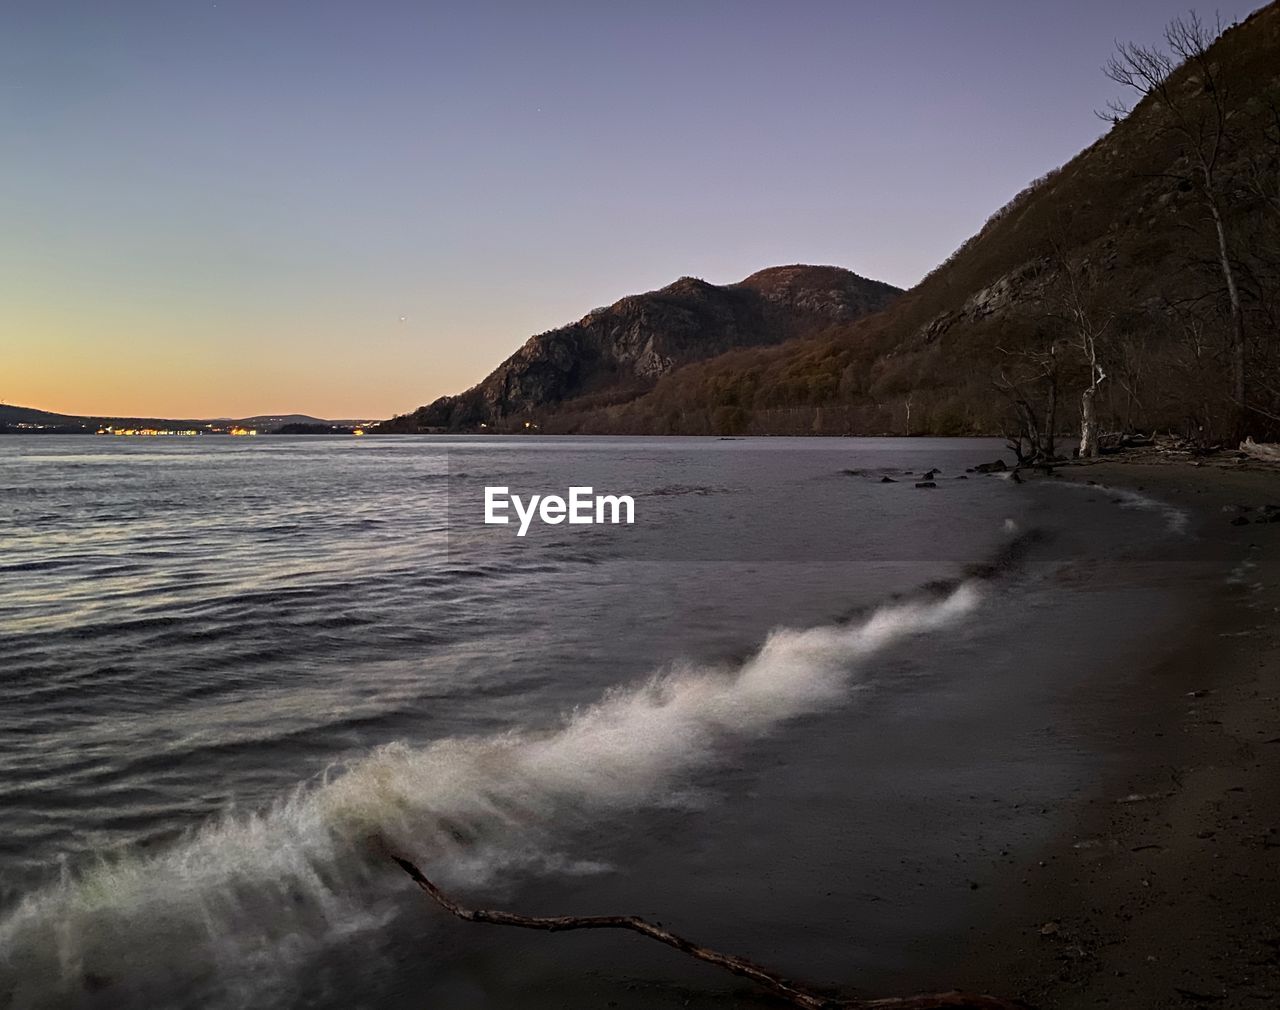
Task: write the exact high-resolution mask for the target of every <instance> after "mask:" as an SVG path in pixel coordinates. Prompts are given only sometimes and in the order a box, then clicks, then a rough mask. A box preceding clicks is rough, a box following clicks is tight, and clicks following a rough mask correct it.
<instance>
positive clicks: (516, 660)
mask: <svg viewBox="0 0 1280 1010" xmlns="http://www.w3.org/2000/svg"><path fill="white" fill-rule="evenodd" d="M1001 449H1002V446H1001V445H1000V444H999V443H998V442H994V441H991V440H985V441H983V440H923V439H911V440H903V439H735V440H718V439H676V438H669V439H641V438H637V439H622V440H603V439H550V438H549V439H541V438H528V439H525V438H512V439H477V438H452V439H451V438H432V437H421V438H418V437H403V438H364V439H354V438H344V439H337V438H332V439H331V438H307V437H294V438H285V437H279V438H271V437H259V438H256V439H232V438H221V439H219V438H216V437H201V438H192V439H150V440H144V439H124V438H92V437H41V436H16V437H8V438H4V439H0V516H2V517H3V525H2V526H0V810H3V812H4V813H3V816H4V831H3V832H0V1006H8V1007H23V1008H25V1007H67V1006H72V1007H95V1008H96V1007H103V1008H107V1007H110V1008H117V1007H134V1006H137V1007H266V1006H271V1007H294V1006H296V1007H344V1008H347V1007H395V1008H398V1007H402V1006H403V1007H410V1006H412V1007H422V1006H432V1007H443V1008H452V1007H459V1008H464V1007H495V1008H512V1010H514V1008H524V1007H556V1006H570V1007H574V1006H606V1005H614V1006H621V1007H641V1006H645V1007H666V1006H672V1007H675V1006H686V1005H692V1006H704V1005H705V1006H723V1007H728V1006H735V1005H742V1006H751V1005H756V1004H755V1003H754V1002H753V1000H754V997H753V995H752V991H751V989H750V987H749V986H745V985H744V984H743V983H740V982H738V981H737V980H735V979H733V978H731V977H728V976H724V977H721V976H719V975H717V974H715V973H714V972H712V971H710V970H709V969H705V968H704V967H702V966H699V965H697V964H694V963H693V962H687V961H685V960H684V959H682V958H680V956H679V955H677V954H674V953H672V952H670V951H667V950H665V949H663V948H660V947H656V946H655V945H651V944H648V943H647V942H646V941H644V940H641V939H639V938H636V937H634V936H629V935H625V934H624V935H582V934H565V935H561V936H548V935H544V934H537V933H529V934H526V933H523V932H522V931H513V930H503V929H497V928H494V927H489V926H481V925H472V924H468V923H463V922H459V921H457V920H455V919H452V918H450V917H448V916H447V915H446V914H445V913H443V912H442V911H441V910H439V909H437V908H436V907H434V906H432V905H429V904H427V903H426V902H425V900H424V899H423V897H422V896H421V895H420V894H418V893H417V892H416V891H415V889H414V888H413V886H412V884H411V882H410V881H409V880H408V879H407V878H406V877H405V876H404V875H403V874H402V873H401V872H400V870H399V869H398V868H396V867H395V866H394V865H393V864H392V863H391V862H390V860H389V859H388V858H387V854H388V853H389V852H394V853H397V854H400V855H403V856H405V857H408V858H410V859H412V860H414V861H415V862H417V863H418V864H419V865H420V866H422V868H423V869H424V870H425V871H426V872H427V873H428V874H429V875H430V876H432V877H433V879H436V880H437V881H438V882H439V883H440V884H441V885H442V886H445V887H446V888H448V889H450V890H451V891H454V892H456V893H457V895H458V896H460V897H463V898H465V899H466V900H467V901H468V902H469V903H472V904H479V905H484V906H488V907H504V908H505V907H510V908H513V909H515V910H519V911H525V912H528V913H551V912H576V913H582V914H587V913H593V912H625V913H633V914H644V915H647V916H650V917H652V918H655V919H657V920H660V921H662V922H663V923H664V924H666V925H667V926H669V927H670V928H673V929H676V930H677V931H679V932H681V933H684V934H686V935H688V936H690V937H692V938H693V939H695V940H699V941H701V942H703V943H706V944H709V945H712V946H717V947H721V948H724V949H727V950H731V951H734V952H737V953H740V954H744V955H746V956H749V957H752V958H754V959H756V960H759V961H762V962H764V963H766V964H770V965H773V966H776V967H777V968H778V969H780V970H783V971H785V972H787V973H789V974H791V975H794V976H797V977H802V978H807V979H811V980H813V981H814V982H815V983H819V984H830V985H833V986H849V985H859V984H871V985H874V984H875V982H876V980H877V979H878V978H889V977H892V975H893V972H894V971H895V970H898V969H899V968H902V967H903V966H907V965H911V964H914V963H917V962H918V961H919V960H920V958H921V957H922V955H923V954H924V953H926V952H929V951H931V950H941V949H944V948H946V947H947V946H948V945H950V946H951V947H954V943H955V937H956V935H957V933H958V932H959V933H963V930H964V928H965V924H966V923H968V922H971V921H973V919H974V918H975V917H980V916H981V915H983V914H985V912H986V911H989V909H985V907H984V905H983V902H984V901H986V900H988V899H987V898H986V894H987V888H986V884H987V882H989V881H990V880H991V879H992V877H993V876H994V875H996V874H998V873H999V872H1000V867H1001V865H1002V863H1003V861H1005V860H1007V859H1009V858H1011V856H1010V853H1013V852H1025V851H1027V850H1028V849H1029V847H1032V846H1034V845H1036V844H1037V843H1038V842H1039V841H1042V840H1043V839H1044V838H1045V837H1047V836H1048V835H1049V834H1050V833H1051V832H1052V831H1053V830H1054V828H1055V827H1056V821H1055V807H1056V805H1057V804H1058V803H1059V802H1060V801H1061V800H1062V799H1063V798H1065V797H1068V796H1070V795H1072V794H1073V793H1074V792H1075V791H1077V790H1080V789H1082V788H1084V787H1085V786H1086V785H1087V783H1088V782H1090V781H1091V780H1092V779H1093V777H1095V776H1096V775H1097V774H1098V773H1099V770H1100V768H1101V767H1103V766H1105V764H1106V762H1107V761H1108V755H1107V754H1106V753H1105V752H1102V753H1100V752H1099V751H1098V749H1097V747H1096V746H1089V745H1087V743H1086V738H1087V736H1088V733H1089V730H1090V727H1085V726H1079V725H1075V724H1074V723H1073V722H1072V720H1071V719H1070V718H1067V717H1066V716H1065V715H1064V712H1066V711H1068V710H1069V707H1070V702H1071V699H1072V698H1073V697H1075V696H1076V695H1078V693H1079V692H1082V691H1088V692H1090V693H1091V694H1092V695H1094V696H1097V695H1099V694H1101V695H1102V696H1105V695H1106V693H1107V692H1108V691H1109V690H1115V691H1116V692H1117V693H1119V692H1120V691H1121V689H1122V687H1123V685H1124V684H1125V683H1126V678H1129V677H1130V676H1132V675H1133V672H1134V671H1135V670H1137V669H1139V668H1140V667H1141V665H1142V663H1143V661H1144V657H1147V656H1149V655H1150V654H1151V652H1152V650H1153V649H1155V648H1157V647H1158V644H1157V643H1158V642H1159V641H1160V640H1161V638H1162V637H1164V636H1167V635H1168V633H1169V632H1170V631H1171V630H1172V629H1173V628H1175V627H1176V626H1177V624H1178V623H1179V622H1180V621H1181V620H1183V619H1184V617H1185V615H1186V612H1187V611H1186V604H1185V602H1184V601H1183V600H1182V599H1181V597H1180V596H1179V590H1178V580H1177V579H1176V578H1174V577H1173V576H1172V574H1170V571H1169V569H1170V566H1169V564H1168V561H1169V558H1170V557H1173V556H1176V554H1177V552H1178V551H1179V550H1182V549H1183V545H1184V544H1185V543H1186V542H1187V541H1188V540H1190V539H1192V538H1193V537H1194V531H1192V530H1190V529H1189V528H1188V527H1189V523H1188V517H1187V516H1185V515H1183V514H1182V513H1180V512H1178V511H1177V510H1175V509H1171V508H1168V507H1166V506H1164V505H1162V504H1161V503H1159V502H1156V501H1153V500H1150V499H1148V498H1145V497H1143V496H1141V495H1136V494H1131V493H1129V494H1126V493H1120V492H1110V491H1107V490H1106V489H1096V488H1089V487H1080V486H1071V487H1067V486H1057V485H1056V484H1055V482H1052V481H1042V482H1037V483H1035V484H1029V485H1018V484H1015V483H1014V482H1011V481H1008V480H1005V479H1002V478H1001V477H999V476H984V475H981V474H967V473H966V472H965V471H966V469H967V468H969V467H972V466H973V465H975V464H977V463H979V462H983V461H985V460H989V459H991V458H993V457H995V456H998V455H999V454H1000V452H1001ZM933 468H937V469H939V470H940V471H941V472H940V473H938V474H936V475H935V476H934V480H933V482H934V483H935V484H936V485H937V486H936V487H933V488H917V487H916V486H915V484H916V482H917V481H919V480H921V479H922V475H923V474H924V472H925V471H927V470H930V469H933ZM884 477H888V478H890V480H888V481H885V480H883V478H884ZM962 477H963V478H964V479H960V478H962ZM499 484H500V485H503V486H507V487H508V488H510V490H511V491H512V492H515V493H519V494H522V495H523V494H532V493H539V494H551V493H555V494H561V495H564V494H566V493H567V489H568V488H569V487H570V486H582V485H591V486H592V487H594V488H595V490H596V491H598V492H607V493H611V494H628V495H631V496H632V497H633V499H634V502H635V522H634V523H633V524H632V525H629V526H628V525H617V526H614V525H574V526H569V525H567V524H561V525H556V526H542V525H537V526H535V527H534V528H532V529H531V530H530V532H529V534H528V536H526V537H524V538H519V537H516V536H515V532H516V529H515V527H514V526H498V525H486V524H485V523H484V522H483V507H482V501H481V498H482V494H483V488H484V487H486V486H493V485H499ZM1117 559H1122V560H1123V561H1124V563H1123V564H1119V565H1118V564H1117V563H1116V562H1117ZM1103 561H1105V562H1106V563H1107V565H1108V572H1109V574H1108V577H1107V578H1105V579H1100V578H1097V577H1096V569H1097V567H1098V565H1099V564H1100V563H1102V562H1103ZM1116 572H1121V573H1123V574H1122V576H1121V577H1116V575H1115V573H1116ZM1081 628H1088V629H1089V632H1088V634H1087V635H1083V636H1082V635H1081V634H1080V633H1079V632H1080V629H1081ZM650 947H653V948H654V949H650ZM6 1001H7V1002H6Z"/></svg>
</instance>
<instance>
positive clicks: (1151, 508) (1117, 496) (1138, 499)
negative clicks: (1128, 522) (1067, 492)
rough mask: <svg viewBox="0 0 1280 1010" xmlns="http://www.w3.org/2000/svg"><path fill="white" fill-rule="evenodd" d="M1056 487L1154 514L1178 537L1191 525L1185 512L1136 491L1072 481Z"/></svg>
mask: <svg viewBox="0 0 1280 1010" xmlns="http://www.w3.org/2000/svg"><path fill="white" fill-rule="evenodd" d="M1057 486H1058V487H1071V488H1076V489H1077V490H1082V491H1096V492H1098V493H1099V494H1106V495H1110V496H1111V498H1112V499H1113V500H1114V501H1115V502H1116V504H1118V505H1119V506H1120V507H1121V508H1127V509H1137V510H1138V511H1141V512H1154V513H1156V514H1157V515H1159V516H1162V517H1163V518H1164V521H1165V528H1166V529H1167V530H1168V531H1169V532H1170V533H1175V534H1177V535H1178V536H1183V535H1185V534H1186V532H1187V529H1188V527H1189V526H1190V523H1191V517H1190V516H1189V515H1188V514H1187V513H1186V511H1185V510H1183V509H1180V508H1178V507H1177V506H1176V505H1170V504H1169V503H1168V502H1164V501H1160V500H1159V499H1158V498H1149V497H1148V496H1147V495H1144V494H1139V493H1138V492H1137V491H1129V490H1127V489H1125V488H1116V487H1108V486H1107V485H1105V484H1077V483H1075V482H1074V481H1062V482H1060V483H1058V484H1057Z"/></svg>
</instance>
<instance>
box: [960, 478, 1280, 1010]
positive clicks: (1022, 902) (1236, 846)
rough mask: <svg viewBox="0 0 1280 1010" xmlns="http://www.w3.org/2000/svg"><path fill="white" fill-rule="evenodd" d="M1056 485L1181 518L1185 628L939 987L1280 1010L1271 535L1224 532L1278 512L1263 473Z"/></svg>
mask: <svg viewBox="0 0 1280 1010" xmlns="http://www.w3.org/2000/svg"><path fill="white" fill-rule="evenodd" d="M1058 475H1059V479H1068V480H1075V481H1093V482H1096V483H1098V484H1099V485H1102V486H1105V487H1114V488H1121V489H1130V490H1134V491H1138V490H1140V491H1141V493H1143V494H1145V495H1149V496H1151V497H1154V498H1158V499H1159V500H1161V501H1166V502H1170V503H1172V504H1175V505H1178V506H1179V507H1182V508H1184V509H1186V510H1187V511H1188V512H1189V513H1190V514H1191V515H1192V516H1193V523H1192V535H1193V536H1194V537H1196V538H1198V540H1199V542H1200V545H1201V546H1202V547H1203V553H1204V555H1205V558H1206V562H1205V563H1206V571H1205V573H1203V574H1202V575H1201V576H1200V582H1201V583H1202V589H1203V592H1204V605H1203V610H1202V615H1201V619H1200V621H1199V622H1198V624H1197V625H1196V626H1194V627H1188V628H1187V629H1186V633H1185V635H1184V636H1183V637H1182V640H1181V641H1177V642H1171V643H1170V648H1169V650H1168V652H1167V654H1166V655H1165V656H1164V657H1163V658H1161V659H1160V660H1159V661H1158V662H1157V663H1156V665H1154V666H1153V667H1152V668H1151V669H1150V670H1149V671H1147V673H1146V674H1145V675H1144V676H1143V677H1141V678H1140V679H1139V685H1140V686H1139V687H1138V689H1137V690H1136V691H1135V692H1134V696H1133V697H1132V704H1131V707H1130V708H1129V715H1128V717H1127V719H1126V720H1125V722H1127V729H1120V730H1112V729H1107V730H1100V732H1099V745H1100V746H1103V747H1110V748H1116V749H1117V750H1118V752H1119V753H1120V754H1121V755H1122V756H1121V758H1120V760H1118V761H1117V762H1116V763H1115V765H1114V766H1113V767H1112V769H1111V771H1110V773H1109V774H1108V775H1107V776H1106V777H1104V779H1103V780H1101V781H1099V782H1098V783H1097V788H1096V789H1095V790H1092V791H1088V792H1086V793H1085V794H1083V795H1081V796H1079V797H1078V798H1076V799H1075V800H1074V801H1073V802H1072V804H1071V809H1070V811H1069V816H1070V820H1071V822H1072V824H1073V827H1072V828H1071V830H1070V831H1069V832H1067V833H1065V834H1063V835H1062V836H1061V837H1059V838H1057V839H1056V840H1055V841H1054V842H1053V843H1052V844H1051V845H1050V846H1048V847H1047V848H1046V849H1045V850H1044V851H1043V852H1041V853H1039V855H1038V857H1036V858H1031V859H1027V860H1021V861H1017V862H1013V861H1011V862H1010V863H1009V865H1008V866H1007V873H1006V874H1004V875H1003V877H1002V880H1003V881H1004V883H1002V884H1001V885H999V886H998V887H997V891H998V892H999V893H998V894H997V895H996V902H995V907H996V909H997V911H996V913H995V915H994V917H993V920H992V922H991V923H990V924H982V925H978V926H975V927H974V928H973V930H972V938H973V941H974V943H973V945H972V946H971V947H969V948H968V949H967V950H965V951H964V952H963V953H962V955H961V964H962V966H961V967H960V969H959V972H960V975H959V977H952V979H951V981H952V982H954V983H955V984H960V985H964V986H965V987H971V988H976V989H980V990H985V991H988V992H993V993H999V994H1001V995H1005V996H1017V997H1019V998H1021V999H1023V1000H1025V1001H1026V1002H1027V1003H1028V1004H1030V1005H1032V1006H1036V1007H1041V1008H1045V1010H1048V1008H1054V1010H1056V1008H1084V1007H1098V1006H1120V1007H1144V1008H1146V1007H1152V1008H1154V1007H1185V1006H1216V1007H1233V1008H1234V1007H1241V1008H1243V1007H1271V1006H1277V1005H1280V622H1277V619H1276V615H1277V614H1278V613H1280V587H1278V585H1277V565H1280V523H1269V524H1260V523H1257V522H1253V521H1251V522H1249V523H1248V524H1244V523H1241V522H1239V521H1238V517H1239V516H1245V517H1247V518H1250V519H1254V518H1256V517H1257V515H1258V513H1257V512H1256V511H1243V509H1242V508H1241V507H1242V506H1244V507H1256V506H1261V505H1264V504H1276V503H1277V502H1280V474H1277V472H1276V471H1275V470H1273V469H1268V468H1265V467H1262V466H1255V465H1251V464H1241V463H1234V462H1232V463H1214V462H1205V463H1202V464H1200V465H1196V464H1194V463H1189V462H1187V463H1167V462H1103V463H1099V464H1096V465H1092V466H1079V467H1075V466H1073V467H1066V468H1062V469H1060V470H1059V471H1058ZM1233 520H1236V522H1234V523H1233ZM1209 559H1212V560H1209ZM1230 559H1234V560H1230ZM1233 565H1234V568H1232V566H1233ZM1229 568H1230V569H1232V570H1231V571H1230V573H1228V571H1227V569H1229ZM1215 570H1220V571H1221V577H1218V576H1217V575H1216V574H1215ZM1082 634H1087V629H1082ZM1082 705H1083V708H1084V710H1085V711H1087V708H1088V703H1087V700H1085V701H1083V702H1082ZM1126 733H1127V735H1128V737H1129V739H1128V740H1124V741H1121V740H1118V739H1117V737H1123V736H1124V735H1125V734H1126ZM937 981H939V982H941V981H943V980H942V979H938V980H937Z"/></svg>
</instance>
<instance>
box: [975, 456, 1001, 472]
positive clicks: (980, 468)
mask: <svg viewBox="0 0 1280 1010" xmlns="http://www.w3.org/2000/svg"><path fill="white" fill-rule="evenodd" d="M1008 469H1009V464H1007V463H1006V462H1005V461H1004V460H1002V459H996V460H992V461H991V462H990V463H979V464H978V465H977V466H975V467H974V468H973V471H974V473H1004V472H1005V471H1006V470H1008Z"/></svg>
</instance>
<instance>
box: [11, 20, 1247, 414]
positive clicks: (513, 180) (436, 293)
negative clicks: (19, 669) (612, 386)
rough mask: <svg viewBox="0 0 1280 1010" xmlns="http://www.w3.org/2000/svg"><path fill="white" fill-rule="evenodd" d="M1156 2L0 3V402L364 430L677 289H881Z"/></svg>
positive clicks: (1071, 127) (1010, 171)
mask: <svg viewBox="0 0 1280 1010" xmlns="http://www.w3.org/2000/svg"><path fill="white" fill-rule="evenodd" d="M1255 6H1257V4H1256V3H1254V2H1248V0H1246V2H1232V0H1222V2H1220V3H1218V4H1217V9H1218V10H1219V11H1220V12H1221V14H1222V17H1223V19H1224V21H1231V20H1233V19H1235V18H1238V17H1243V16H1244V15H1245V14H1247V13H1248V11H1249V10H1250V9H1252V8H1253V7H1255ZM1185 8H1186V0H1120V2H1117V0H1070V2H1067V0H1060V2H1059V0H1054V2H1049V0H966V2H958V0H894V2H880V3H872V2H869V0H840V2H826V0H792V2H788V3H777V2H761V3H756V2H751V0H738V2H698V0H688V2H684V3H662V2H655V0H642V2H636V3H626V4H624V3H620V2H619V3H614V2H609V0H604V2H598V3H588V2H585V0H583V2H577V3H557V2H554V0H549V2H533V3H531V2H510V3H505V4H490V3H484V2H470V0H468V2H455V3H450V4H444V3H431V2H427V0H413V2H409V0H362V2H355V0H344V2H329V0H306V2H291V0H216V2H214V0H201V2H194V0H153V2H149V0H83V2H70V0H5V2H4V3H3V4H0V137H2V143H3V156H2V157H0V222H2V223H3V231H2V233H0V400H3V401H5V402H7V403H17V404H22V405H24V406H34V407H41V408H44V409H48V410H57V411H63V412H69V413H104V414H147V415H162V416H208V415H247V414H256V413H260V412H276V411H280V412H284V411H299V412H305V413H311V414H317V415H321V416H326V417H366V416H367V417H384V416H389V415H390V414H392V413H397V412H402V411H405V410H408V409H411V408H413V407H415V406H417V405H419V404H421V403H424V402H427V401H429V400H431V399H433V398H434V397H436V396H438V395H440V394H442V393H447V392H456V391H459V390H461V389H462V388H464V387H466V386H468V385H470V384H472V383H473V382H475V381H476V380H478V379H479V378H481V377H482V376H483V375H484V374H485V373H487V372H488V371H489V369H490V368H491V367H492V366H493V365H495V364H496V363H497V362H498V361H499V360H501V359H502V358H504V357H505V356H506V355H507V354H509V353H510V352H511V351H512V350H514V349H515V348H516V347H518V346H519V345H520V344H521V343H523V342H524V340H525V339H526V338H527V337H528V336H529V335H530V334H532V333H536V332H540V331H542V330H546V329H550V328H552V327H554V326H559V325H562V324H564V323H566V322H569V321H571V320H573V319H577V318H579V317H580V316H582V315H583V314H585V313H586V312H587V311H588V310H590V309H592V308H594V307H596V306H599V305H604V304H608V303H610V302H612V301H614V300H616V299H617V298H619V297H621V296H623V295H626V294H630V293H633V292H636V291H643V290H647V289H650V288H654V287H659V286H661V285H663V284H666V283H668V282H669V281H671V280H674V279H675V278H676V277H678V276H680V275H682V274H693V275H695V276H699V277H703V278H705V279H707V280H709V281H712V282H714V283H727V282H732V281H736V280H740V279H741V278H743V277H745V276H746V275H747V274H749V273H752V272H753V271H755V270H757V269H760V268H762V267H766V266H772V265H777V264H781V263H793V262H807V263H834V264H838V265H840V266H845V267H848V268H850V269H852V270H855V271H857V272H858V273H861V274H864V275H867V276H870V277H875V278H879V279H882V280H886V281H890V282H892V283H895V284H899V285H903V286H909V285H911V284H913V283H915V282H916V281H917V280H919V279H920V277H921V276H922V275H923V274H924V273H926V272H927V271H928V270H929V269H930V268H931V267H933V266H934V265H936V264H937V263H938V262H939V261H941V260H942V259H944V258H945V257H946V256H947V254H948V253H950V252H951V251H952V250H953V249H954V248H955V247H956V246H957V245H959V244H960V243H961V242H962V241H963V240H964V239H965V238H966V237H967V236H968V235H970V234H971V233H973V232H974V231H976V230H977V229H978V228H979V227H980V226H981V224H982V222H983V221H984V220H985V219H986V217H987V216H988V215H989V214H990V213H991V212H992V211H994V210H995V209H996V208H997V207H999V206H1000V205H1001V204H1003V203H1004V202H1005V201H1006V200H1007V199H1009V197H1011V196H1012V195H1013V194H1014V193H1015V192H1017V191H1018V190H1019V189H1021V188H1022V187H1023V186H1024V185H1025V184H1026V183H1027V182H1029V181H1030V180H1031V179H1033V178H1034V177H1036V176H1038V175H1041V174H1042V173H1044V172H1045V171H1047V170H1048V169H1050V168H1053V167H1054V166H1056V165H1059V164H1061V163H1062V162H1063V161H1065V160H1067V159H1068V158H1070V157H1071V156H1072V155H1073V154H1074V153H1076V151H1078V150H1079V149H1080V148H1082V147H1084V146H1085V145H1087V144H1088V143H1090V142H1091V141H1092V140H1094V139H1095V138H1096V137H1097V136H1098V135H1099V134H1100V133H1101V132H1102V124H1101V123H1100V122H1099V121H1098V120H1097V119H1095V117H1094V115H1093V110H1094V109H1095V108H1100V107H1102V106H1103V104H1104V103H1105V101H1106V99H1107V98H1108V97H1110V96H1111V95H1113V93H1114V87H1113V86H1112V85H1110V83H1109V82H1108V81H1106V80H1105V78H1104V77H1103V75H1102V73H1101V71H1100V67H1101V65H1102V64H1103V62H1104V61H1105V60H1106V58H1107V56H1108V55H1109V52H1110V50H1111V48H1112V45H1113V42H1114V40H1115V39H1117V38H1119V39H1134V40H1139V41H1144V42H1145V41H1154V40H1155V39H1156V38H1157V37H1158V34H1159V32H1160V29H1161V28H1162V26H1163V24H1164V23H1165V21H1167V20H1168V18H1169V17H1171V16H1173V15H1176V14H1178V13H1182V12H1183V11H1184V10H1185Z"/></svg>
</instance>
